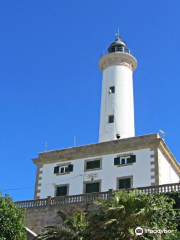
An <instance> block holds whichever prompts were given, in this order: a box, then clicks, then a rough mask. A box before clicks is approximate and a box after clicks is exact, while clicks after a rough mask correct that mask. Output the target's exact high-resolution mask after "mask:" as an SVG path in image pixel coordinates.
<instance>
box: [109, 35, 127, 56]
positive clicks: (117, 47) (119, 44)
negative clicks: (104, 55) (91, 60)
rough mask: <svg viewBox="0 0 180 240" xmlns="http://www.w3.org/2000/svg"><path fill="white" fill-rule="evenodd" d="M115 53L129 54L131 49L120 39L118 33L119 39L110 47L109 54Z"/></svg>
mask: <svg viewBox="0 0 180 240" xmlns="http://www.w3.org/2000/svg"><path fill="white" fill-rule="evenodd" d="M113 52H124V53H129V49H128V47H127V45H126V43H125V42H124V41H123V40H122V39H121V38H120V37H119V33H117V37H116V39H115V40H114V42H112V43H111V44H110V45H109V47H108V53H113Z"/></svg>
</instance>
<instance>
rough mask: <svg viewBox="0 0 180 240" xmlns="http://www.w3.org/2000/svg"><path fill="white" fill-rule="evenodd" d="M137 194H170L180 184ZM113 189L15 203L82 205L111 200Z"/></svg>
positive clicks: (149, 189) (155, 187)
mask: <svg viewBox="0 0 180 240" xmlns="http://www.w3.org/2000/svg"><path fill="white" fill-rule="evenodd" d="M127 190H128V191H132V190H135V189H133V188H131V189H127ZM136 190H138V191H137V194H140V193H141V192H143V193H145V194H159V193H169V192H173V191H176V192H177V191H180V183H172V184H164V185H157V186H148V187H140V188H136ZM113 192H116V191H113V190H112V189H110V190H109V191H107V192H97V193H88V194H79V195H71V196H63V197H47V198H44V199H37V200H29V201H20V202H15V204H16V205H17V207H18V208H36V207H45V206H55V205H64V204H81V203H93V202H94V201H97V200H98V199H110V198H111V197H112V195H113Z"/></svg>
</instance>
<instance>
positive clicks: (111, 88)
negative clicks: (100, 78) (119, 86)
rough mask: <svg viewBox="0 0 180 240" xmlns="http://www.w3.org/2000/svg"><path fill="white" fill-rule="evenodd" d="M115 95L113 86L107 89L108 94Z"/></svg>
mask: <svg viewBox="0 0 180 240" xmlns="http://www.w3.org/2000/svg"><path fill="white" fill-rule="evenodd" d="M112 93H115V86H111V87H109V94H112Z"/></svg>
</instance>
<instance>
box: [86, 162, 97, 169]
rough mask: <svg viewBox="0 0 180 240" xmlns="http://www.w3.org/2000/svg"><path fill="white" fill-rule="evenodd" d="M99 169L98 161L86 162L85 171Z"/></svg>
mask: <svg viewBox="0 0 180 240" xmlns="http://www.w3.org/2000/svg"><path fill="white" fill-rule="evenodd" d="M95 168H100V160H95V161H89V162H86V170H89V169H95Z"/></svg>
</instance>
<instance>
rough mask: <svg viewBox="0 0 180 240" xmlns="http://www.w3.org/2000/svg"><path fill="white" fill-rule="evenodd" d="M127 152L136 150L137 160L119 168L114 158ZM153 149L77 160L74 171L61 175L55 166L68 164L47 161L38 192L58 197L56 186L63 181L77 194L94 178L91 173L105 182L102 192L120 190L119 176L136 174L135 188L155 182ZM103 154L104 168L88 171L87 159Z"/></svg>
mask: <svg viewBox="0 0 180 240" xmlns="http://www.w3.org/2000/svg"><path fill="white" fill-rule="evenodd" d="M127 153H133V154H134V155H136V162H135V163H134V164H133V165H130V166H123V167H117V166H114V158H115V157H117V155H123V154H127ZM151 154H153V151H150V149H143V150H136V151H131V152H123V153H115V154H109V155H104V156H96V157H93V158H92V157H91V158H85V159H77V160H73V161H67V163H69V162H71V164H73V165H74V170H73V172H71V173H69V174H65V175H59V176H57V175H56V174H54V167H55V166H57V164H61V163H63V164H64V163H65V162H58V163H52V164H45V165H43V167H42V174H41V175H40V176H42V180H40V181H39V183H41V184H42V186H40V187H39V188H38V189H39V190H41V192H40V193H38V196H40V198H46V197H47V196H52V197H53V196H55V186H56V185H60V184H69V185H70V186H69V195H76V194H82V193H83V182H84V181H90V180H91V179H90V178H89V177H88V175H89V174H93V173H97V177H96V178H94V180H101V181H102V188H101V191H108V190H109V189H114V190H115V189H116V180H117V178H118V177H123V176H130V175H133V187H143V186H150V185H151V182H152V180H151V174H152V173H151V168H152V165H150V161H152V158H150V155H151ZM99 157H102V169H101V170H96V171H88V172H84V161H85V160H88V159H96V158H99Z"/></svg>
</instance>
